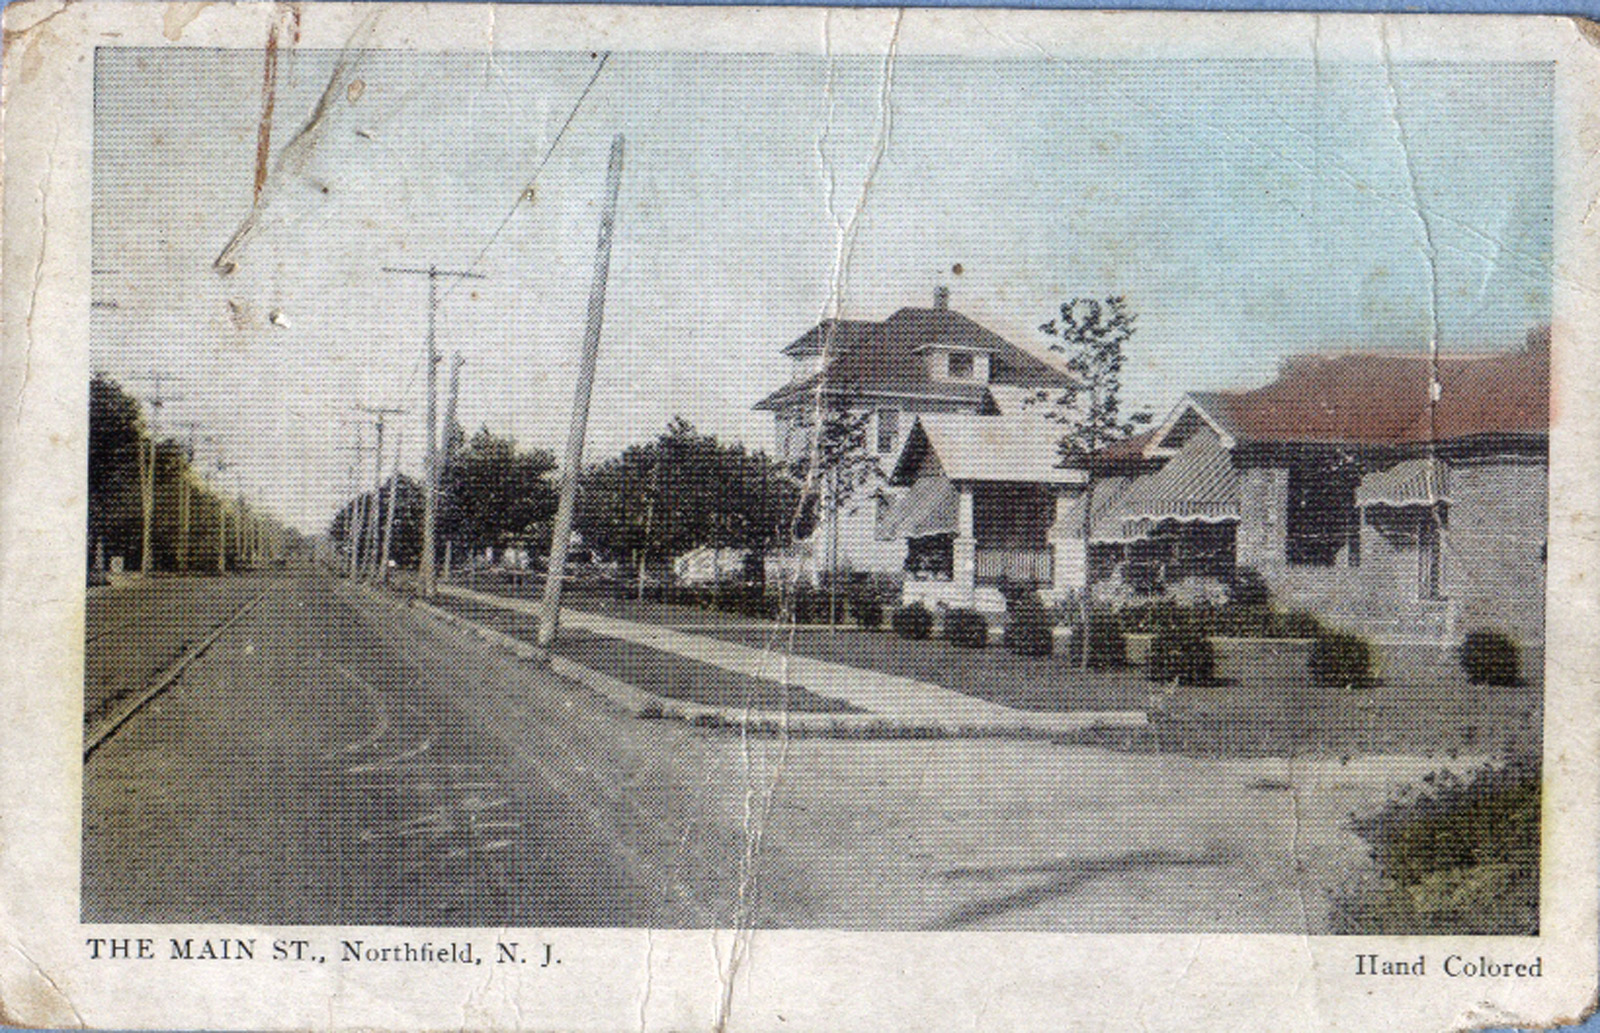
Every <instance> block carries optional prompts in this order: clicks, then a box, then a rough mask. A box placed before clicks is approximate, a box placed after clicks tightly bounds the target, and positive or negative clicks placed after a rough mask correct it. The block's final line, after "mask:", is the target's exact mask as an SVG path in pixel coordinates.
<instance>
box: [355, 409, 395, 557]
mask: <svg viewBox="0 0 1600 1033" xmlns="http://www.w3.org/2000/svg"><path fill="white" fill-rule="evenodd" d="M356 408H357V409H360V410H361V411H362V412H366V413H371V414H373V416H375V417H377V419H376V420H375V423H376V425H377V433H378V440H377V442H376V444H374V446H373V455H372V503H371V505H369V506H368V507H367V519H366V521H365V527H366V529H367V556H368V558H369V559H368V563H367V571H368V573H367V577H368V578H369V579H370V580H373V581H376V580H377V577H378V565H379V563H381V562H382V560H381V559H380V557H379V554H378V500H379V499H381V498H383V420H384V417H386V416H389V415H391V414H399V413H403V412H405V410H404V409H394V408H385V407H383V406H368V405H358V406H356Z"/></svg>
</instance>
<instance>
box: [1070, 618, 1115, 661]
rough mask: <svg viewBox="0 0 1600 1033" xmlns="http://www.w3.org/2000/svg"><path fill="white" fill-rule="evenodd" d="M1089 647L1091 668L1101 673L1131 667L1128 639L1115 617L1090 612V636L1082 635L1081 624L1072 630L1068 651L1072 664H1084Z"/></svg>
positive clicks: (1074, 626)
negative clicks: (1084, 651) (1084, 648)
mask: <svg viewBox="0 0 1600 1033" xmlns="http://www.w3.org/2000/svg"><path fill="white" fill-rule="evenodd" d="M1085 642H1087V643H1088V644H1089V667H1090V668H1091V669H1092V670H1096V671H1101V670H1105V669H1106V668H1109V667H1126V666H1128V637H1127V635H1125V634H1123V631H1122V624H1121V622H1120V621H1119V620H1118V619H1117V616H1116V615H1115V614H1111V613H1105V612H1103V611H1102V612H1095V611H1090V613H1089V633H1088V634H1087V635H1085V634H1083V633H1082V625H1081V624H1076V623H1075V624H1073V626H1072V642H1071V644H1070V645H1069V646H1068V648H1067V659H1068V661H1070V662H1071V663H1074V664H1079V665H1081V664H1082V663H1083V646H1084V643H1085Z"/></svg>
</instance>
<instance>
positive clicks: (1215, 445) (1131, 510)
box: [1116, 431, 1239, 538]
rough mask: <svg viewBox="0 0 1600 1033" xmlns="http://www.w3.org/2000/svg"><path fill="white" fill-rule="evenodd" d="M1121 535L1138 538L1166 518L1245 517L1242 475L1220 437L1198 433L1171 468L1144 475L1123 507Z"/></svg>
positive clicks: (1214, 519)
mask: <svg viewBox="0 0 1600 1033" xmlns="http://www.w3.org/2000/svg"><path fill="white" fill-rule="evenodd" d="M1116 517H1117V519H1118V520H1119V521H1120V523H1121V525H1122V535H1121V536H1120V537H1123V538H1126V537H1137V536H1140V535H1142V534H1143V533H1144V532H1145V531H1147V530H1148V529H1149V528H1150V527H1151V526H1154V525H1155V524H1158V523H1161V522H1162V521H1164V520H1176V521H1179V522H1207V523H1222V522H1224V521H1229V520H1238V519H1239V472H1238V471H1237V470H1235V469H1234V468H1233V459H1232V457H1231V456H1230V455H1229V454H1228V450H1227V449H1226V448H1224V447H1223V445H1222V442H1221V441H1220V440H1219V439H1218V438H1217V436H1216V435H1215V434H1214V433H1210V432H1209V431H1201V432H1196V433H1195V434H1194V435H1193V436H1191V437H1190V438H1189V440H1188V441H1186V442H1184V445H1183V447H1182V448H1180V449H1178V451H1177V453H1176V454H1175V455H1173V457H1172V458H1171V459H1169V460H1167V463H1166V465H1165V466H1163V467H1162V468H1161V469H1159V470H1157V471H1156V472H1154V473H1151V474H1146V475H1144V476H1142V477H1138V478H1136V479H1135V480H1134V482H1133V483H1132V484H1131V485H1130V486H1129V487H1128V490H1127V492H1126V493H1125V494H1124V495H1123V497H1122V499H1121V500H1120V501H1119V502H1118V504H1117V513H1116Z"/></svg>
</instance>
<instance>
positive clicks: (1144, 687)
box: [702, 625, 1155, 711]
mask: <svg viewBox="0 0 1600 1033" xmlns="http://www.w3.org/2000/svg"><path fill="white" fill-rule="evenodd" d="M790 630H791V629H788V628H785V629H784V630H783V631H782V632H781V633H778V634H776V635H775V634H774V633H773V632H770V631H749V630H739V629H731V628H730V629H728V630H717V631H706V632H702V634H705V635H707V636H708V637H711V638H718V639H722V640H723V641H726V642H736V643H738V644H740V645H744V646H751V647H753V648H756V649H771V648H792V649H793V651H794V652H795V654H796V655H798V656H805V657H811V658H813V659H817V660H827V661H831V662H833V663H840V664H848V665H850V666H852V667H865V668H868V669H870V670H874V671H882V672H884V673H886V674H894V675H898V676H900V677H904V678H914V679H916V680H917V681H924V682H931V683H932V684H934V685H942V686H944V687H945V688H948V689H954V690H956V691H957V692H964V693H966V694H968V695H970V696H976V697H978V698H979V699H984V700H988V701H989V702H991V703H998V704H1000V705H1001V706H1005V707H1011V708H1013V709H1016V710H1043V711H1064V710H1143V709H1144V708H1145V707H1146V706H1147V705H1148V703H1149V700H1150V695H1151V693H1152V691H1153V690H1154V688H1155V686H1152V685H1151V684H1150V683H1149V682H1148V681H1146V680H1145V679H1144V677H1143V676H1142V675H1141V674H1140V673H1139V671H1137V670H1135V669H1133V668H1125V669H1123V670H1116V671H1080V670H1078V669H1077V668H1075V667H1073V666H1072V664H1071V663H1069V662H1068V661H1067V657H1066V655H1065V651H1064V650H1063V652H1062V653H1060V654H1058V655H1056V656H1052V657H1023V656H1018V655H1016V654H1015V653H1012V652H1011V651H1010V650H1007V649H1003V648H1001V647H1000V646H998V645H995V646H991V647H989V648H987V649H964V648H962V647H960V646H953V645H951V644H950V643H948V642H945V641H942V640H940V639H927V640H925V641H910V640H907V639H903V638H900V637H899V636H898V635H895V634H892V633H891V632H887V631H861V630H856V629H831V628H818V627H811V626H804V625H802V626H799V627H796V628H794V629H792V630H793V634H792V635H791V634H790Z"/></svg>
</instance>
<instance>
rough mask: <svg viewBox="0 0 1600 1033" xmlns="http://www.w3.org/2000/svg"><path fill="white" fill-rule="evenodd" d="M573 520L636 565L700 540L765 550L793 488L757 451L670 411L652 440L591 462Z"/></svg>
mask: <svg viewBox="0 0 1600 1033" xmlns="http://www.w3.org/2000/svg"><path fill="white" fill-rule="evenodd" d="M580 496H581V497H580V502H579V506H578V513H577V520H576V526H577V528H578V533H579V534H581V535H582V536H583V538H584V540H585V541H586V542H588V543H589V544H590V545H592V546H594V547H595V548H597V549H599V550H601V551H602V552H605V553H607V554H609V555H612V556H614V557H616V558H617V559H618V560H619V561H621V562H623V563H625V564H627V566H628V568H629V569H631V570H636V571H637V572H638V576H639V579H640V589H641V591H642V590H643V586H644V577H645V572H646V569H647V567H649V566H651V565H657V566H664V565H665V564H666V562H667V561H668V560H670V559H671V558H672V557H673V556H676V555H679V554H681V553H684V552H688V551H689V550H691V549H695V548H699V547H700V546H710V547H712V548H717V549H749V550H751V551H752V552H755V553H764V552H765V551H766V550H767V549H769V548H770V547H771V546H772V544H773V543H774V542H775V541H777V540H779V539H781V538H783V537H784V536H785V534H786V530H785V529H786V527H787V521H788V520H789V518H790V517H791V515H792V514H793V512H794V504H795V498H796V492H795V489H794V485H793V482H792V481H790V480H789V478H788V477H787V476H786V475H785V473H784V471H783V469H782V468H781V467H779V466H777V465H776V464H774V463H773V462H772V461H771V460H770V459H768V458H767V457H766V455H765V454H764V453H761V452H750V451H747V450H746V449H745V447H744V446H743V445H730V444H724V443H722V442H720V441H718V440H717V439H716V437H714V436H712V435H709V434H702V433H700V432H699V431H697V430H695V428H694V425H693V424H691V423H689V422H688V421H687V420H684V419H682V418H681V417H678V418H674V419H673V420H672V422H671V423H669V424H668V425H667V428H666V431H665V432H664V433H663V434H661V435H660V436H659V437H657V438H656V440H654V441H651V442H647V443H645V444H640V445H633V446H630V447H629V448H627V449H625V450H624V451H623V452H622V453H621V454H620V455H618V456H615V457H613V458H611V459H608V460H606V461H605V462H603V463H600V464H598V465H596V466H593V467H591V468H590V469H589V470H588V471H587V472H586V473H585V474H584V477H583V480H582V483H581V485H580Z"/></svg>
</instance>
